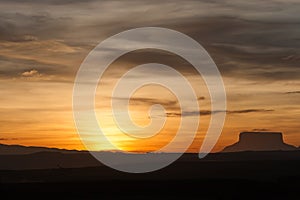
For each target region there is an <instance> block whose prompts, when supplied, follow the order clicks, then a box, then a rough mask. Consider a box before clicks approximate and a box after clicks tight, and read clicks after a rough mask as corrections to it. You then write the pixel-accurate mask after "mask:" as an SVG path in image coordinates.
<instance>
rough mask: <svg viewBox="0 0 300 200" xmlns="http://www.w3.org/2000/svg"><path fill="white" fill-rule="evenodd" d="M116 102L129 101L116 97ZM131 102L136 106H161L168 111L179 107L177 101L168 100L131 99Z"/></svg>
mask: <svg viewBox="0 0 300 200" xmlns="http://www.w3.org/2000/svg"><path fill="white" fill-rule="evenodd" d="M114 99H116V100H120V101H127V99H126V98H122V97H114ZM130 102H131V103H133V104H134V105H145V104H146V105H153V104H161V105H164V106H166V107H167V108H168V109H171V108H174V107H177V106H178V102H177V101H175V100H174V101H172V100H166V99H154V98H144V97H132V98H130Z"/></svg>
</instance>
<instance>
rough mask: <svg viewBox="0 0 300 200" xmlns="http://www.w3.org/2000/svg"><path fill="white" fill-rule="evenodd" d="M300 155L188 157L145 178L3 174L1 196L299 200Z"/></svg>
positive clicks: (96, 173) (106, 172) (72, 171)
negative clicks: (200, 158)
mask: <svg viewBox="0 0 300 200" xmlns="http://www.w3.org/2000/svg"><path fill="white" fill-rule="evenodd" d="M299 155H300V154H299V152H260V153H258V152H242V153H230V154H212V155H209V156H208V157H207V158H206V159H204V160H199V159H197V155H195V154H189V155H185V156H183V158H181V159H180V160H178V161H177V162H175V163H173V164H172V165H170V166H168V167H166V168H164V169H162V170H159V171H156V172H152V173H146V174H128V173H122V172H118V171H115V170H113V169H110V168H108V167H106V166H97V167H85V168H56V169H36V170H34V169H30V170H1V171H0V181H1V187H0V192H1V197H8V198H13V197H16V196H20V195H21V196H22V197H26V196H29V197H30V198H32V197H37V198H40V199H42V198H53V199H54V198H62V197H67V198H73V199H111V198H118V199H120V198H122V199H128V198H130V199H272V198H273V199H274V198H276V199H295V198H296V197H297V198H296V199H298V196H299V191H300V170H299V169H300V157H299ZM44 156H45V155H44ZM2 161H4V160H1V162H2ZM4 162H5V161H4Z"/></svg>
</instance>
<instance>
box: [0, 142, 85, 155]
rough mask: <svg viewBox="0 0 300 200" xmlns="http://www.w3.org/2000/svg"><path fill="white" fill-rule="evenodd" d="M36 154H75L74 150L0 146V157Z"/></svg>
mask: <svg viewBox="0 0 300 200" xmlns="http://www.w3.org/2000/svg"><path fill="white" fill-rule="evenodd" d="M38 152H61V153H76V152H79V151H76V150H66V149H57V148H47V147H34V146H21V145H6V144H0V155H24V154H32V153H38Z"/></svg>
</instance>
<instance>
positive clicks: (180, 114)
mask: <svg viewBox="0 0 300 200" xmlns="http://www.w3.org/2000/svg"><path fill="white" fill-rule="evenodd" d="M273 111H274V110H269V109H245V110H227V111H222V110H217V111H214V112H212V111H210V110H201V111H200V112H198V111H191V112H183V113H176V112H168V113H166V115H167V117H180V116H184V117H188V116H198V115H200V116H201V115H202V116H203V115H212V114H216V113H220V112H226V113H227V114H245V113H258V112H259V113H261V112H273Z"/></svg>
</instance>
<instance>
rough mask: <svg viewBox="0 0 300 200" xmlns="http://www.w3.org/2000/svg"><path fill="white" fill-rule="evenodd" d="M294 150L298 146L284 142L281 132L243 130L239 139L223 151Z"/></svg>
mask: <svg viewBox="0 0 300 200" xmlns="http://www.w3.org/2000/svg"><path fill="white" fill-rule="evenodd" d="M292 150H298V148H296V147H294V146H292V145H289V144H286V143H284V142H283V138H282V133H280V132H242V133H240V135H239V141H238V142H237V143H235V144H232V145H230V146H227V147H225V148H224V150H223V152H237V151H292Z"/></svg>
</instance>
